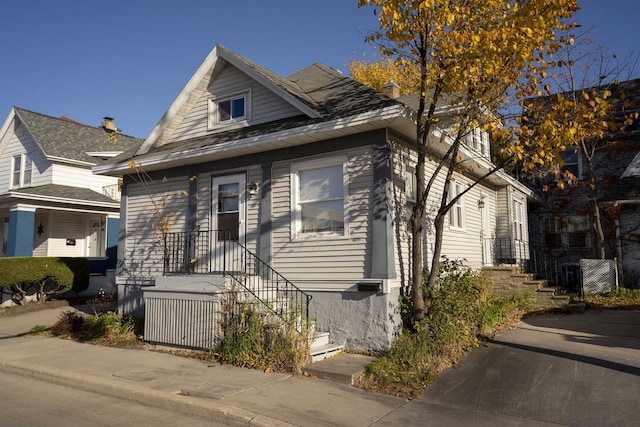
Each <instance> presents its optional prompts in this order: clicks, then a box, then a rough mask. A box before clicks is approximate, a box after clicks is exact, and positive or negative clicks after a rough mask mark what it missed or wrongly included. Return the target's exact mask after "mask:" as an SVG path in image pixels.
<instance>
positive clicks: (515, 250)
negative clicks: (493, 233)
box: [481, 237, 530, 267]
mask: <svg viewBox="0 0 640 427" xmlns="http://www.w3.org/2000/svg"><path fill="white" fill-rule="evenodd" d="M481 240H482V259H489V260H491V262H492V263H493V264H513V265H519V266H523V267H525V266H526V265H527V263H528V261H529V258H530V256H529V243H528V242H527V241H526V240H517V239H512V238H509V237H490V238H487V237H482V238H481ZM487 251H489V253H488V254H487V253H486V252H487Z"/></svg>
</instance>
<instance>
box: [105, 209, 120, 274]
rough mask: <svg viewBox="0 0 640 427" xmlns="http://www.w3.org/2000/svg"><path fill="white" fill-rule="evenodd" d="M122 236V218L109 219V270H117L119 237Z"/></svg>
mask: <svg viewBox="0 0 640 427" xmlns="http://www.w3.org/2000/svg"><path fill="white" fill-rule="evenodd" d="M119 234H120V218H116V217H107V250H106V252H105V255H106V256H107V269H108V270H112V269H114V268H116V260H117V258H118V236H119Z"/></svg>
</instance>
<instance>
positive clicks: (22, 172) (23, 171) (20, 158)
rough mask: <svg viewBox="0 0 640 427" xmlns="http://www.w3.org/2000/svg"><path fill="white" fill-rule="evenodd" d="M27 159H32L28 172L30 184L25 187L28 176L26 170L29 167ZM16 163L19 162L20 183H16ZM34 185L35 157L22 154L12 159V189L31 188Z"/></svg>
mask: <svg viewBox="0 0 640 427" xmlns="http://www.w3.org/2000/svg"><path fill="white" fill-rule="evenodd" d="M27 158H30V159H31V168H30V169H29V170H28V173H29V183H28V184H26V185H25V177H26V176H27V174H26V172H27V170H26V169H25V168H26V166H27ZM16 161H19V162H20V163H19V166H20V170H19V178H18V183H15V182H14V175H15V167H16ZM32 183H33V157H32V156H31V154H30V153H22V154H17V155H15V156H12V157H11V178H10V184H11V185H10V188H22V187H31V185H32Z"/></svg>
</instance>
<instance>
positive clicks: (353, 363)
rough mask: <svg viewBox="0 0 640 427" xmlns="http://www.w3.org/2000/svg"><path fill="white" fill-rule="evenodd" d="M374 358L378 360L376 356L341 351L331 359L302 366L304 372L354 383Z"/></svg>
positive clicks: (349, 383)
mask: <svg viewBox="0 0 640 427" xmlns="http://www.w3.org/2000/svg"><path fill="white" fill-rule="evenodd" d="M374 360H376V358H375V357H371V356H365V355H362V354H351V353H340V354H339V355H337V356H335V357H332V358H330V359H325V360H322V361H319V362H315V363H311V364H309V365H307V366H305V367H304V368H302V372H304V373H306V374H307V375H313V376H315V377H318V378H324V379H329V380H333V381H335V382H338V383H342V384H348V385H353V384H355V381H356V379H357V378H358V377H359V376H360V375H362V374H363V373H364V371H365V369H367V366H369V365H370V364H371V363H372V362H373V361H374Z"/></svg>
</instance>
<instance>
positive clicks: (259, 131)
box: [107, 53, 400, 163]
mask: <svg viewBox="0 0 640 427" xmlns="http://www.w3.org/2000/svg"><path fill="white" fill-rule="evenodd" d="M233 54H234V55H235V56H236V57H237V58H238V59H239V60H242V61H244V62H245V63H246V64H247V65H250V66H252V67H254V68H255V69H256V70H257V71H258V72H260V73H261V74H262V75H263V76H264V77H265V78H269V79H270V80H271V81H272V83H274V84H277V85H278V86H279V87H281V88H282V89H284V90H285V91H287V92H289V93H290V94H291V95H293V96H296V97H298V98H299V99H301V100H303V101H304V102H305V103H307V105H309V106H310V107H311V108H313V109H314V110H315V111H316V112H318V114H320V116H321V117H320V118H310V117H307V116H305V115H299V116H295V117H289V118H286V119H282V120H277V121H273V122H269V123H264V124H259V125H254V126H248V127H245V128H239V129H233V130H229V131H226V132H219V133H215V134H211V135H207V136H202V137H197V138H193V139H190V140H181V141H176V142H172V143H169V144H164V145H162V146H159V147H153V148H152V149H151V150H149V152H148V154H152V153H158V152H168V153H171V152H175V151H183V150H190V149H197V148H202V147H207V146H211V145H215V144H220V143H223V142H229V141H234V140H239V139H244V138H252V137H257V136H260V135H267V134H270V133H274V132H279V131H282V130H288V129H294V128H297V127H301V126H306V125H311V124H316V123H321V122H324V121H330V120H334V119H337V118H341V117H348V116H352V115H356V114H361V113H365V112H367V111H374V110H378V109H381V108H384V107H389V106H393V105H399V104H400V103H399V102H398V101H396V100H393V99H391V98H388V97H387V96H385V95H383V94H381V93H379V92H377V91H375V90H373V89H371V88H369V87H367V86H365V85H363V84H362V83H359V82H357V81H355V80H353V79H351V78H349V77H346V76H344V75H342V74H341V73H340V72H339V71H336V70H334V69H333V68H330V67H327V66H325V65H323V64H320V63H315V64H313V65H310V66H309V67H306V68H304V69H302V70H300V71H298V72H296V73H294V74H292V75H291V76H289V77H287V78H284V77H281V76H279V75H277V74H275V73H273V72H271V71H269V70H267V69H266V68H264V67H261V66H260V65H257V64H255V63H253V62H252V61H250V60H248V59H246V58H244V57H242V56H240V55H238V54H236V53H233ZM122 160H123V158H122V156H118V159H113V160H112V161H107V162H108V163H117V162H118V161H122Z"/></svg>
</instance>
